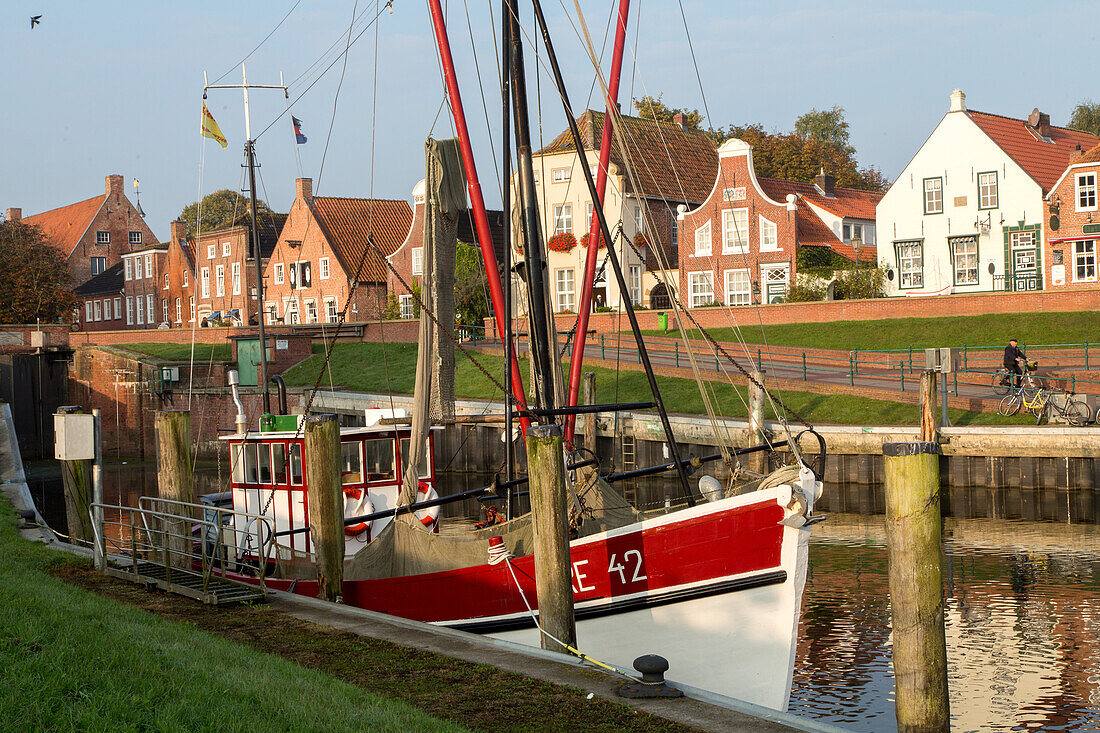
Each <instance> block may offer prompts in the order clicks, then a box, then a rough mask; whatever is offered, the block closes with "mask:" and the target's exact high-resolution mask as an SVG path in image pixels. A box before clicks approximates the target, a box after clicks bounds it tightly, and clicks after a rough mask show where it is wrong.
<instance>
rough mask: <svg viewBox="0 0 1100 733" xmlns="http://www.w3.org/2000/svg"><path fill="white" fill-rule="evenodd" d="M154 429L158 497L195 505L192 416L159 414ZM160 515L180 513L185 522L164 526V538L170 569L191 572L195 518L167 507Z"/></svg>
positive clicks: (182, 412) (170, 412)
mask: <svg viewBox="0 0 1100 733" xmlns="http://www.w3.org/2000/svg"><path fill="white" fill-rule="evenodd" d="M153 425H154V426H155V430H156V445H157V496H159V497H160V498H161V499H171V500H173V501H181V502H184V503H187V504H191V503H194V501H195V496H194V482H193V481H192V480H191V413H190V412H189V411H187V410H158V411H157V413H156V415H155V416H154V422H153ZM161 509H162V511H167V512H173V513H179V514H180V515H182V516H183V517H184V518H182V519H168V520H165V522H164V531H165V532H166V533H167V537H166V538H164V539H165V541H166V544H167V549H168V550H169V552H171V554H172V562H171V564H172V566H173V567H178V568H190V567H191V559H190V557H188V555H189V554H190V553H191V552H192V551H193V550H192V547H191V520H192V519H194V518H195V517H192V516H191V513H190V512H189V511H188V510H186V509H184V508H181V507H178V506H174V505H171V504H167V505H165V506H163V507H161Z"/></svg>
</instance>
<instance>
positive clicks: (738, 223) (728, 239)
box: [722, 209, 749, 255]
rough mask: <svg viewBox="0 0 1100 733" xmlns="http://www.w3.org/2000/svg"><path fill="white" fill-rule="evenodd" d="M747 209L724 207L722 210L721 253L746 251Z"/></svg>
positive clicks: (747, 231) (747, 236)
mask: <svg viewBox="0 0 1100 733" xmlns="http://www.w3.org/2000/svg"><path fill="white" fill-rule="evenodd" d="M748 243H749V210H748V209H726V210H725V211H723V212H722V254H725V255H728V254H734V253H741V252H746V251H748V247H747V245H748Z"/></svg>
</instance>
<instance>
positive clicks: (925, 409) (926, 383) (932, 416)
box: [920, 369, 940, 443]
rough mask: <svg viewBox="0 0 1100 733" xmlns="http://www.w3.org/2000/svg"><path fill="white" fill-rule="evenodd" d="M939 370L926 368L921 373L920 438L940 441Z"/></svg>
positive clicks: (933, 441)
mask: <svg viewBox="0 0 1100 733" xmlns="http://www.w3.org/2000/svg"><path fill="white" fill-rule="evenodd" d="M938 376H939V373H938V372H935V371H932V370H931V369H926V370H925V371H923V372H921V375H920V439H921V441H923V442H932V443H935V442H938V441H939V438H940V422H939V420H938V419H937V418H936V379H937V377H938Z"/></svg>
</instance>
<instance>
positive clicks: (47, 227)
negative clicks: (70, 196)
mask: <svg viewBox="0 0 1100 733" xmlns="http://www.w3.org/2000/svg"><path fill="white" fill-rule="evenodd" d="M106 199H107V196H106V194H100V195H99V196H93V197H92V198H90V199H87V200H86V201H78V202H77V203H75V204H69V205H68V206H61V207H58V208H56V209H50V210H49V211H43V212H42V213H41V214H35V215H34V216H28V217H26V218H25V219H23V221H24V222H26V223H27V224H33V225H34V226H36V227H38V228H39V229H40V230H42V233H43V234H45V235H46V237H47V238H48V239H49V240H50V243H51V244H53V246H54V247H56V248H57V249H58V250H59V251H60V252H61V253H62V254H63V255H65V256H66V257H68V256H69V253H70V252H72V251H73V249H74V248H75V247H76V245H77V244H78V243H79V242H80V238H81V237H82V236H84V232H86V231H88V227H90V226H91V225H92V221H93V220H94V219H95V215H96V214H97V213H99V209H100V207H101V206H103V202H104V201H105V200H106Z"/></svg>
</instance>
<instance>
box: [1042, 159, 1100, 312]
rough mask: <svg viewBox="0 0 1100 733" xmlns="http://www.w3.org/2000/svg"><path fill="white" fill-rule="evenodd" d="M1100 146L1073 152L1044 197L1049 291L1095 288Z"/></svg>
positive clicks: (1099, 238)
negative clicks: (1065, 166) (1060, 174)
mask: <svg viewBox="0 0 1100 733" xmlns="http://www.w3.org/2000/svg"><path fill="white" fill-rule="evenodd" d="M1098 203H1100V145H1096V146H1095V147H1093V148H1091V149H1089V150H1085V151H1075V152H1074V153H1073V154H1071V156H1070V162H1069V166H1068V167H1067V168H1066V169H1065V171H1064V172H1063V173H1062V176H1061V177H1060V178H1059V179H1058V180H1057V182H1055V183H1054V185H1053V186H1051V188H1050V192H1049V193H1047V195H1046V197H1045V198H1044V201H1043V204H1044V208H1045V211H1046V216H1045V217H1044V218H1045V219H1046V224H1047V228H1046V237H1045V241H1044V244H1043V263H1044V264H1045V265H1046V267H1045V270H1046V281H1047V284H1048V288H1050V289H1055V290H1059V289H1067V290H1068V289H1074V290H1083V289H1094V288H1096V287H1097V282H1098V278H1097V262H1096V256H1097V246H1098V245H1100V208H1098Z"/></svg>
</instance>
